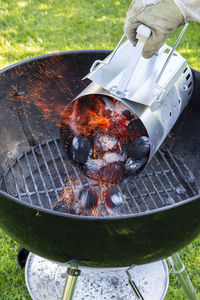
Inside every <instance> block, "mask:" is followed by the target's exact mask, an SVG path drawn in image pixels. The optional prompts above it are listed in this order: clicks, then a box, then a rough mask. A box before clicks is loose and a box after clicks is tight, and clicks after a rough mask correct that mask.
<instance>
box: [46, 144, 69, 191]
mask: <svg viewBox="0 0 200 300" xmlns="http://www.w3.org/2000/svg"><path fill="white" fill-rule="evenodd" d="M46 145H47V148H48V150H49V153H50V156H51V160H52V162H53V165H54V168H55V170H56V173H57V175H58V178H59V181H60V183H61V185H62V187H65V184H64V181H63V180H62V177H61V175H60V172H59V170H58V168H57V164H56V162H55V159H54V156H53V153H52V151H51V148H50V145H49V143H48V142H46Z"/></svg>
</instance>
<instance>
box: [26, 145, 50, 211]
mask: <svg viewBox="0 0 200 300" xmlns="http://www.w3.org/2000/svg"><path fill="white" fill-rule="evenodd" d="M31 151H32V154H33V157H34V160H35V163H36V166H37V170H38V173H39V176H40V179H41V182H42V185H43V188H44V191H45V194H46V196H47V199H48V202H49V205H50V207H51V209H52V208H53V207H52V203H51V199H50V197H49V194H48V192H47V186H46V183H45V180H44V178H43V176H42V172H41V169H40V165H39V162H38V160H37V157H36V155H35V150H34V149H33V148H31ZM37 192H38V193H39V190H38V187H37ZM43 207H44V206H43Z"/></svg>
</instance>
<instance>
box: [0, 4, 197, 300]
mask: <svg viewBox="0 0 200 300" xmlns="http://www.w3.org/2000/svg"><path fill="white" fill-rule="evenodd" d="M129 3H130V1H127V0H120V1H117V0H109V1H108V0H98V1H97V0H79V1H78V0H73V1H71V0H65V1H64V0H63V1H61V0H48V1H47V0H46V1H31V0H26V1H16V0H0V69H1V68H4V67H6V66H8V65H10V64H13V63H15V62H18V61H21V60H23V59H26V58H30V57H33V56H38V55H41V54H46V53H52V52H59V51H65V50H77V49H114V48H115V46H116V44H117V42H118V41H119V39H120V37H121V36H122V34H123V22H124V17H125V14H126V11H127V9H128V6H129ZM179 32H180V30H178V31H177V32H176V33H174V34H173V35H172V36H170V38H169V39H168V44H169V45H173V44H174V42H175V40H176V38H177V36H178V33H179ZM178 51H179V52H180V53H181V54H182V55H184V56H185V57H186V59H187V61H188V63H189V64H190V66H191V67H193V68H195V69H198V70H200V24H197V23H191V24H190V26H189V28H188V30H187V32H186V33H185V35H184V37H183V39H182V41H181V43H180V45H179V47H178ZM18 246H19V245H18V244H17V243H16V242H14V241H13V240H12V239H10V238H9V237H8V236H7V235H6V234H5V233H3V232H2V231H1V230H0V300H13V299H16V300H18V299H19V300H24V299H26V300H28V299H30V296H29V295H28V292H27V289H26V285H25V280H24V271H23V270H21V269H20V267H19V266H18V264H17V259H16V257H17V250H18ZM181 257H182V259H183V262H184V264H185V266H186V269H187V271H188V273H189V275H190V278H191V280H192V281H193V283H194V286H195V288H196V290H197V291H198V294H199V297H200V239H197V240H196V241H194V242H193V243H192V244H190V245H189V246H188V247H186V248H185V249H184V250H183V251H181ZM172 299H173V300H174V299H175V300H184V299H186V297H185V296H184V293H183V290H182V288H181V287H180V285H179V284H178V282H177V278H176V276H175V275H170V287H169V290H168V293H167V297H166V300H172Z"/></svg>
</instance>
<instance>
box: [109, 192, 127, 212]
mask: <svg viewBox="0 0 200 300" xmlns="http://www.w3.org/2000/svg"><path fill="white" fill-rule="evenodd" d="M123 204H124V199H123V195H122V194H121V193H120V192H119V191H118V190H117V189H116V188H109V189H108V190H107V191H106V193H105V207H106V209H107V211H108V212H109V213H110V214H115V215H118V214H120V209H121V208H122V206H123Z"/></svg>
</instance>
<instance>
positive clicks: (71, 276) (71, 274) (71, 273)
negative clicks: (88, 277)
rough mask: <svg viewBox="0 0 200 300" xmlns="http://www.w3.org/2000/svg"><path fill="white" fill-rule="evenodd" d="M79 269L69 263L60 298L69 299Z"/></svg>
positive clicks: (71, 295)
mask: <svg viewBox="0 0 200 300" xmlns="http://www.w3.org/2000/svg"><path fill="white" fill-rule="evenodd" d="M80 273H81V271H80V270H79V269H78V266H77V265H75V264H71V265H70V267H69V268H68V269H67V279H66V282H65V287H64V291H63V295H62V300H71V299H72V297H73V293H74V288H75V285H76V281H77V278H78V276H79V275H80Z"/></svg>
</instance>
